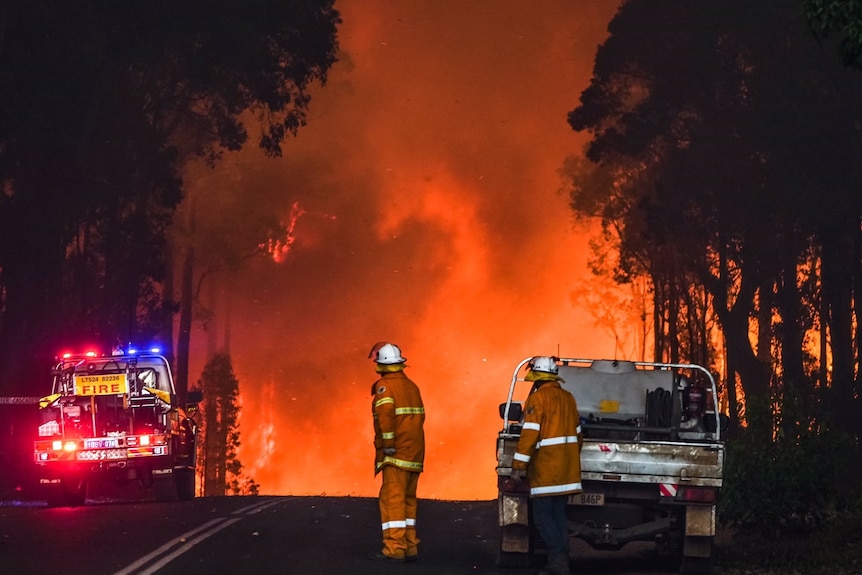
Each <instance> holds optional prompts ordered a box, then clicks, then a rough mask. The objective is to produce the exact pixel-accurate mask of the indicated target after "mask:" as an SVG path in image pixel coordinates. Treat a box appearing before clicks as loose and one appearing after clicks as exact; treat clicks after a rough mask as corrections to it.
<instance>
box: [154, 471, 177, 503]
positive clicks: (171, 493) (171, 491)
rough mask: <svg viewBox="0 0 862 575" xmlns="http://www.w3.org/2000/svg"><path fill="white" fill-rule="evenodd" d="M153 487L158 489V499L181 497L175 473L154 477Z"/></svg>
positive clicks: (166, 499)
mask: <svg viewBox="0 0 862 575" xmlns="http://www.w3.org/2000/svg"><path fill="white" fill-rule="evenodd" d="M153 487H155V490H156V501H176V500H178V499H179V494H178V493H177V480H176V478H175V477H174V476H173V475H168V476H167V477H155V478H153Z"/></svg>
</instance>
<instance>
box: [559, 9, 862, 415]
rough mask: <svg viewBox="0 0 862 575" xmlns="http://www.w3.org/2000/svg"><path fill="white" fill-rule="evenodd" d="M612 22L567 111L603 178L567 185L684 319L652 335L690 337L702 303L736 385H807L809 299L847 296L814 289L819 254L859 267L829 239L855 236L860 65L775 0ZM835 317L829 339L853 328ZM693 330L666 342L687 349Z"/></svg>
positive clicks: (672, 317) (627, 262)
mask: <svg viewBox="0 0 862 575" xmlns="http://www.w3.org/2000/svg"><path fill="white" fill-rule="evenodd" d="M609 30H610V31H611V36H610V38H609V39H608V40H607V41H606V42H605V44H603V45H602V46H601V47H600V49H599V51H598V53H597V55H596V62H595V67H594V71H593V79H592V81H591V84H590V86H589V87H588V88H587V89H586V90H585V91H584V92H583V93H582V95H581V100H580V105H579V106H578V107H577V108H576V109H575V110H573V111H572V112H571V113H570V115H569V122H570V124H571V126H572V127H573V128H574V129H575V130H578V131H588V132H590V133H591V134H592V136H593V137H592V141H591V142H590V144H589V145H588V148H587V157H588V159H589V160H590V161H592V162H593V163H594V164H595V165H596V166H597V169H600V170H602V171H603V172H605V173H606V174H610V177H607V176H606V177H605V180H610V181H611V183H610V184H609V185H607V186H605V187H604V188H603V189H595V188H593V189H590V190H589V191H585V190H584V187H585V186H584V185H579V184H577V183H576V184H575V187H574V188H573V196H572V205H573V207H574V208H575V209H576V210H578V211H580V212H581V213H584V214H589V215H594V216H599V217H601V218H603V220H604V222H605V227H606V229H613V230H616V232H617V233H618V234H619V245H620V250H621V255H620V271H619V274H620V276H622V277H625V276H632V275H641V274H646V275H648V276H649V277H650V279H651V283H652V284H653V285H654V286H655V288H656V294H657V298H656V308H655V311H654V314H655V315H657V316H659V317H662V318H665V322H666V323H667V324H673V323H679V324H680V325H681V326H683V327H684V329H681V330H678V331H677V332H675V333H672V332H663V330H661V329H656V337H657V338H658V337H660V335H661V334H662V333H667V336H668V338H669V339H671V340H672V339H675V338H676V339H680V338H682V337H683V334H684V333H691V334H692V337H693V338H701V342H700V343H701V345H702V344H703V340H702V338H703V337H704V336H703V335H698V334H704V333H706V331H707V330H706V329H705V328H704V326H706V325H708V323H707V320H708V316H707V315H705V314H709V313H712V312H714V313H715V315H716V317H717V319H718V321H719V324H720V327H721V333H722V334H723V337H724V344H725V346H726V352H727V362H728V366H729V372H730V379H729V381H730V386H731V387H732V386H733V383H734V374H738V375H739V377H740V381H741V383H742V386H743V389H744V391H745V394H746V396H750V397H758V396H759V397H770V396H771V394H772V393H774V392H775V391H776V389H777V388H776V387H775V386H776V385H778V383H777V382H779V381H782V380H783V381H789V382H792V383H793V384H794V385H795V386H797V387H798V386H800V385H810V377H811V373H812V365H814V364H816V358H812V356H811V355H810V354H809V352H808V351H807V349H808V348H805V346H804V342H805V340H806V338H807V337H808V334H809V333H810V332H811V331H812V330H813V329H815V328H817V327H818V322H817V311H816V310H817V309H818V307H819V304H818V303H817V302H818V301H819V298H823V297H827V298H830V299H829V300H828V301H829V302H830V304H831V305H834V306H835V307H834V309H836V310H840V311H839V313H840V314H841V315H842V316H843V317H844V318H845V320H843V321H847V320H848V319H849V317H850V316H849V314H848V312H847V310H848V309H849V308H848V307H847V305H846V304H845V303H842V302H846V301H848V300H847V294H841V293H837V292H835V291H832V292H830V291H828V290H826V289H825V288H827V287H828V285H829V284H830V282H829V281H827V282H824V283H822V284H821V283H820V281H819V279H820V278H818V277H817V275H816V274H817V273H818V272H817V270H818V268H819V266H823V276H822V277H823V278H827V276H828V275H829V273H830V272H829V270H832V271H833V273H834V272H836V271H837V270H838V269H840V267H839V266H837V264H838V262H839V261H840V262H841V265H843V266H845V267H846V268H849V269H852V270H856V269H858V268H859V260H858V258H857V259H855V260H853V259H852V257H850V251H849V250H847V249H843V250H837V249H833V247H834V245H833V242H832V241H830V238H831V237H833V236H835V237H837V238H852V237H857V236H858V230H859V216H860V213H862V205H860V199H859V195H858V193H857V192H856V191H857V190H858V188H859V183H860V174H859V170H857V169H855V168H853V169H847V166H849V165H853V163H852V162H848V160H849V159H850V158H852V157H853V154H854V152H855V150H858V149H859V146H860V143H862V141H860V137H859V134H858V133H857V132H856V129H855V128H853V127H852V126H854V125H855V124H854V122H856V121H858V120H859V111H858V109H857V106H856V105H855V103H854V102H856V101H858V100H857V99H856V97H855V94H856V92H857V91H858V90H859V88H860V82H859V79H858V78H856V77H853V76H851V75H850V74H847V73H846V72H845V71H843V70H841V69H840V68H839V67H838V66H836V65H835V63H834V62H832V61H831V60H832V59H830V58H829V57H828V55H827V54H826V53H825V52H824V51H823V50H822V49H820V48H819V47H818V46H817V45H816V43H815V42H813V41H812V39H811V38H810V35H809V34H808V33H807V31H806V28H805V25H804V21H803V19H802V18H801V15H800V13H799V6H798V4H796V3H794V2H790V1H785V2H778V3H770V4H769V5H768V6H767V5H763V4H762V3H751V2H745V1H738V0H733V1H729V2H723V3H721V5H720V6H719V5H713V4H703V3H684V4H682V5H680V4H679V3H678V2H669V1H665V2H655V1H652V2H643V1H637V0H630V1H628V2H626V3H624V4H623V5H622V7H621V9H620V11H619V13H618V14H617V16H616V17H615V18H614V20H613V22H612V23H611V25H610V26H609ZM667 30H672V31H673V32H672V33H667ZM851 118H853V120H850V119H851ZM823 197H829V198H830V201H829V202H823V201H822V198H823ZM839 206H840V207H839ZM854 225H855V228H854ZM854 230H855V233H854ZM843 243H844V244H845V245H846V241H845V242H843ZM827 251H828V253H826V252H827ZM827 267H828V268H829V270H827ZM833 282H837V280H833ZM832 285H835V284H834V283H833V284H832ZM821 286H822V287H823V288H824V289H819V288H820V287H821ZM831 305H830V308H831ZM710 310H711V311H710ZM689 316H690V317H689ZM821 319H822V320H825V319H827V318H821ZM758 320H759V322H760V325H758ZM830 321H831V320H830ZM692 322H694V323H692ZM698 325H699V326H700V327H698V328H697V329H696V330H695V329H692V327H694V326H698ZM831 325H832V326H845V325H849V324H844V323H841V322H837V323H836V322H835V321H831ZM820 329H826V327H825V324H824V326H823V327H820ZM839 329H840V330H841V331H840V332H839V331H837V330H836V331H834V332H833V335H835V334H839V333H840V338H841V341H836V340H835V339H834V338H833V340H832V341H831V345H832V349H833V351H835V350H836V349H838V347H839V346H842V345H845V344H844V343H842V342H846V341H848V340H851V341H852V338H851V337H849V334H847V333H846V327H840V328H839ZM752 333H758V334H759V337H758V338H757V339H756V340H754V342H752V338H751V334H752ZM694 343H696V342H694V341H692V342H690V343H689V344H688V345H687V346H686V347H683V348H681V351H683V352H684V353H685V355H686V356H688V357H692V354H693V353H694V351H695V349H696V348H695V347H694V346H693V345H692V344H694ZM753 343H754V344H755V345H753ZM656 347H657V351H658V350H660V349H661V347H660V342H659V341H658V340H657V346H656ZM671 349H672V348H671ZM704 349H706V348H704ZM671 357H673V355H672V354H671ZM773 358H774V360H773ZM825 367H826V366H821V369H825ZM831 383H832V386H833V388H834V389H835V390H840V389H844V391H842V392H841V396H842V397H847V393H846V389H845V388H843V387H842V386H843V385H844V384H842V383H841V382H839V381H837V380H833V381H832V382H831ZM843 421H844V424H845V425H846V424H847V423H848V421H849V420H848V419H844V420H843Z"/></svg>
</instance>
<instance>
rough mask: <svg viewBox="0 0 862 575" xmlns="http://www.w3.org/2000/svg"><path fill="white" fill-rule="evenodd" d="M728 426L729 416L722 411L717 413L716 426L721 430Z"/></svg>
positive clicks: (725, 429)
mask: <svg viewBox="0 0 862 575" xmlns="http://www.w3.org/2000/svg"><path fill="white" fill-rule="evenodd" d="M728 427H730V418H729V417H728V416H726V415H725V414H723V413H719V414H718V428H719V429H721V430H722V431H727V428H728Z"/></svg>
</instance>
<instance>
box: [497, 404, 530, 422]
mask: <svg viewBox="0 0 862 575" xmlns="http://www.w3.org/2000/svg"><path fill="white" fill-rule="evenodd" d="M500 417H501V418H502V419H506V404H505V403H501V404H500ZM523 417H524V409H523V405H521V403H520V402H518V401H513V402H512V403H510V404H509V417H508V420H509V421H521V419H522V418H523Z"/></svg>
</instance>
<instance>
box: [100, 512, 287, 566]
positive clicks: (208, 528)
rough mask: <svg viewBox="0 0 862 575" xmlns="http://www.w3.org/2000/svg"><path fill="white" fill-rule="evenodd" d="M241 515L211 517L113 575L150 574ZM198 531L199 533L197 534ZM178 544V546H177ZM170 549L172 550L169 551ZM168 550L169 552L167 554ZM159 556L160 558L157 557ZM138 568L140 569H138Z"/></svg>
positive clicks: (230, 523)
mask: <svg viewBox="0 0 862 575" xmlns="http://www.w3.org/2000/svg"><path fill="white" fill-rule="evenodd" d="M288 499H292V497H279V498H277V499H274V500H271V501H268V500H267V501H260V502H258V503H254V504H252V505H247V506H245V507H242V508H240V509H237V510H236V511H234V512H232V513H231V515H252V514H255V513H260V512H261V511H263V510H264V509H268V508H269V507H273V506H274V505H279V504H280V503H284V502H285V501H287V500H288ZM241 520H242V517H236V518H234V519H228V518H226V517H219V518H217V519H212V520H211V521H208V522H206V523H204V524H203V525H200V526H198V527H196V528H194V529H192V530H191V531H187V532H186V533H183V534H182V535H180V536H179V537H177V538H175V539H172V540H170V541H168V542H167V543H165V544H164V545H162V546H161V547H159V548H158V549H156V550H155V551H153V552H152V553H149V554H148V555H145V556H143V557H141V558H140V559H138V560H137V561H135V562H134V563H132V564H131V565H129V566H128V567H125V568H124V569H121V570H120V571H117V572H116V573H114V575H131V574H132V573H136V574H137V575H152V574H153V573H155V572H156V571H158V570H159V569H161V568H162V567H164V566H165V565H167V564H168V563H170V562H171V561H173V560H174V559H176V558H177V557H179V556H180V555H182V554H183V553H185V552H186V551H188V550H189V549H191V548H192V547H194V546H195V545H197V544H198V543H200V542H201V541H203V540H204V539H206V538H207V537H209V536H210V535H214V534H216V533H218V532H219V531H221V530H222V529H224V528H225V527H229V526H230V525H233V524H234V523H236V522H237V521H241ZM201 532H203V533H201ZM199 533H200V535H198V534H199ZM178 545H180V547H177V546H178ZM171 549H174V551H172V552H170V551H171ZM168 552H170V554H167V553H168ZM160 557H161V559H159V558H160ZM156 559H158V561H156V562H155V563H153V564H152V565H150V566H149V567H147V568H146V569H144V565H147V564H148V563H149V562H150V561H154V560H156ZM139 570H140V571H139Z"/></svg>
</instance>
